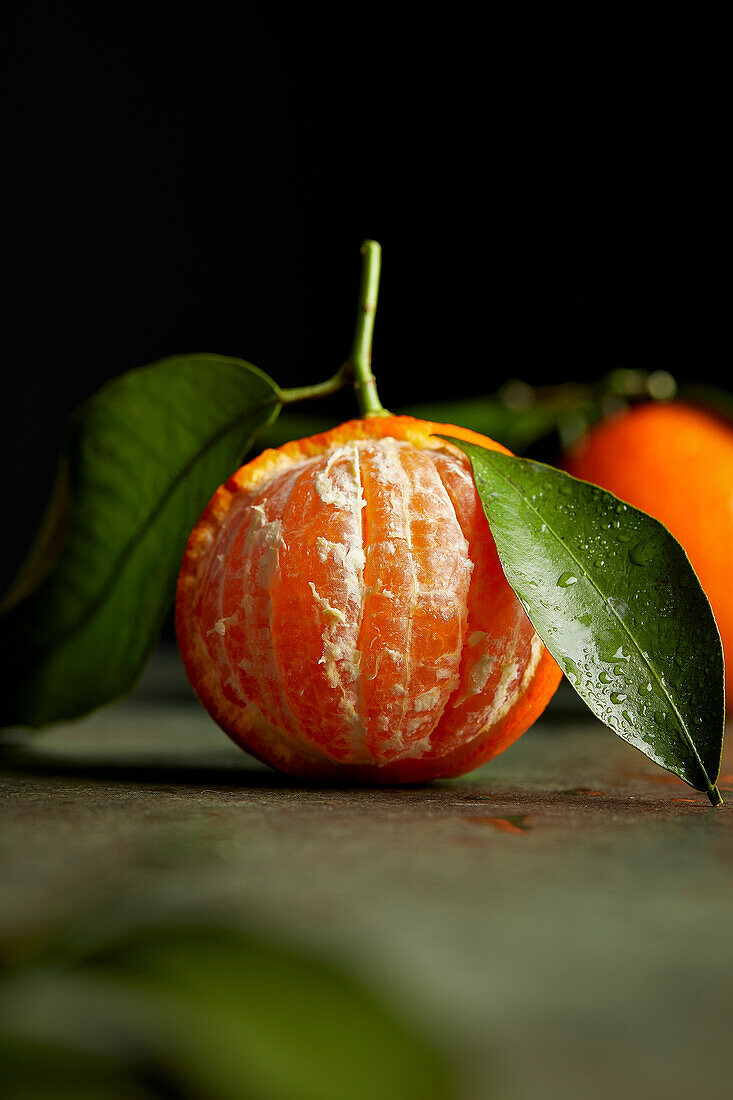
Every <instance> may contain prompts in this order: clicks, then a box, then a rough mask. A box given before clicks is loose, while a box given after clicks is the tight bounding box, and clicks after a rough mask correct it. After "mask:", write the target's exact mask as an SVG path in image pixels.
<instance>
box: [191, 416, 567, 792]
mask: <svg viewBox="0 0 733 1100" xmlns="http://www.w3.org/2000/svg"><path fill="white" fill-rule="evenodd" d="M433 431H436V432H437V431H440V432H443V433H445V434H452V435H456V436H459V437H460V436H463V437H464V438H471V439H473V440H474V441H476V442H479V443H480V444H481V445H483V446H487V447H490V448H494V449H503V448H499V447H498V445H497V444H495V443H493V442H492V441H490V440H487V439H485V438H484V437H481V436H476V435H475V434H474V433H469V432H465V431H463V430H461V429H458V428H455V427H452V426H445V425H432V424H428V423H424V422H422V421H415V420H412V419H411V418H408V417H399V418H397V417H395V418H379V419H376V418H375V419H372V420H368V421H354V422H351V423H350V424H346V425H342V426H341V427H340V428H338V429H335V430H334V431H333V432H329V433H325V434H324V435H322V436H316V437H312V438H311V439H307V440H301V441H300V442H299V443H294V444H288V445H287V446H286V447H284V448H280V449H279V451H276V452H273V451H269V452H265V453H264V454H263V455H261V456H260V457H259V458H258V459H255V461H254V462H252V463H250V464H249V465H248V466H245V467H242V469H241V470H239V471H238V472H237V474H235V475H234V476H233V477H232V478H230V480H229V482H227V483H226V485H225V486H222V487H221V488H220V489H219V490H217V493H216V494H215V495H214V497H213V498H212V501H211V503H210V504H209V506H208V508H207V509H206V511H205V512H204V514H203V516H202V517H201V520H200V521H199V524H198V525H197V527H196V528H195V529H194V532H193V533H192V535H191V539H190V540H189V545H188V548H187V551H186V556H185V558H184V564H183V567H182V570H181V577H180V580H179V593H178V601H177V629H178V635H179V644H180V647H181V652H182V655H183V658H184V663H185V664H186V668H187V671H188V675H189V678H190V679H191V681H192V683H193V685H194V687H195V689H196V690H197V692H198V694H199V696H200V697H201V699H202V701H203V702H204V704H205V705H206V707H207V709H209V711H210V712H211V713H212V715H213V716H214V718H215V719H216V720H217V721H218V722H219V723H220V725H222V727H223V728H224V729H225V730H226V731H227V732H228V733H229V734H230V735H231V736H232V737H233V738H234V739H235V740H236V741H237V742H238V743H240V744H241V745H242V746H243V747H244V748H246V749H247V750H248V751H250V752H253V753H254V754H255V755H258V756H260V757H261V758H262V759H264V760H266V761H267V762H269V763H272V764H274V765H275V766H276V767H280V768H281V769H283V770H286V771H290V772H294V773H296V774H301V775H309V776H313V777H327V776H331V775H339V776H343V777H349V778H354V779H360V780H369V781H377V782H404V781H419V780H425V779H430V778H434V777H436V776H438V775H452V774H460V772H462V771H466V770H468V769H470V768H471V767H475V766H476V765H477V764H478V763H481V762H482V761H483V760H486V759H489V758H490V757H491V756H493V755H495V754H496V753H497V752H499V751H501V750H502V749H503V748H505V747H506V746H507V745H508V744H510V743H511V741H513V740H515V739H516V738H517V737H518V736H519V735H520V734H521V733H522V732H524V730H525V729H526V728H527V726H528V725H530V724H531V722H532V721H533V720H534V718H536V717H537V715H538V714H539V713H540V712H541V710H542V709H543V708H544V706H545V705H546V703H547V702H548V701H549V698H550V697H551V695H552V694H553V692H554V690H555V688H556V687H557V683H558V682H559V679H560V671H559V669H558V668H557V666H556V665H555V663H554V661H553V660H552V658H551V657H550V656H549V654H548V653H547V651H546V650H544V647H543V646H542V645H541V643H540V642H539V639H538V638H537V636H536V635H535V633H534V630H533V628H532V626H531V624H530V622H529V620H528V619H527V617H526V615H525V613H524V611H523V609H522V607H521V605H520V604H519V601H518V600H517V599H516V597H515V596H514V594H513V592H512V591H511V589H510V588H509V585H508V584H507V582H506V580H505V579H504V576H503V574H502V572H501V567H500V565H499V560H498V557H497V554H496V550H495V547H494V543H493V539H492V537H491V533H490V531H489V528H488V524H487V522H486V519H485V517H484V514H483V510H482V508H481V504H480V501H479V498H478V495H477V493H476V489H475V486H474V484H473V480H472V477H471V474H470V469H469V466H468V462H467V460H466V459H465V456H463V455H462V454H460V453H459V452H458V451H457V450H456V449H455V448H452V447H450V445H448V444H446V443H445V442H444V441H442V440H439V439H436V438H435V437H434V436H433V435H432V434H431V433H432V432H433Z"/></svg>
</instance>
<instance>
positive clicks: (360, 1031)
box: [87, 925, 449, 1100]
mask: <svg viewBox="0 0 733 1100" xmlns="http://www.w3.org/2000/svg"><path fill="white" fill-rule="evenodd" d="M87 970H88V972H91V973H95V974H98V975H99V976H104V977H106V978H109V979H113V980H115V981H116V982H118V983H119V986H120V989H122V988H123V987H124V988H125V989H127V990H129V991H131V992H135V993H137V994H139V995H141V996H142V997H143V998H144V1001H145V1004H146V1007H147V1009H148V1011H149V1012H153V1011H156V1012H157V1013H158V1014H159V1016H160V1019H161V1020H162V1021H165V1024H164V1029H161V1036H163V1035H167V1036H168V1039H167V1045H168V1049H169V1057H168V1059H167V1060H168V1064H169V1065H175V1066H176V1067H177V1070H178V1073H179V1074H180V1075H181V1077H182V1079H183V1080H185V1082H186V1084H187V1085H188V1087H189V1088H191V1089H192V1091H193V1093H194V1095H196V1096H199V1095H201V1096H203V1097H216V1098H221V1100H239V1097H242V1096H251V1097H253V1098H255V1097H256V1098H258V1100H260V1098H261V1100H268V1098H272V1100H276V1098H286V1097H292V1098H293V1100H296V1098H297V1100H342V1098H343V1097H349V1098H350V1100H371V1098H372V1097H377V1096H378V1097H379V1098H380V1100H402V1098H403V1097H414V1098H415V1100H437V1098H439V1097H446V1096H447V1095H449V1091H448V1087H447V1086H448V1075H447V1073H446V1067H445V1065H444V1064H443V1062H442V1060H441V1059H440V1058H439V1057H438V1056H437V1055H436V1054H435V1052H433V1051H431V1050H430V1049H429V1048H428V1046H427V1044H425V1043H424V1042H423V1040H422V1039H421V1038H420V1037H419V1036H418V1035H417V1034H415V1033H413V1031H412V1030H411V1029H410V1028H409V1027H408V1026H406V1025H405V1024H404V1023H402V1021H401V1020H400V1019H399V1018H398V1017H397V1016H396V1015H394V1014H393V1013H392V1011H391V1010H390V1009H389V1008H388V1007H387V1006H386V1005H385V1004H384V1003H382V1002H381V1001H380V1000H379V999H378V998H375V997H373V996H372V995H370V994H369V993H368V992H367V991H366V990H364V989H362V988H361V987H360V986H359V985H358V984H357V983H356V982H354V981H353V980H351V979H350V978H349V977H348V976H347V975H345V974H343V973H342V972H341V971H340V970H339V969H337V968H336V967H334V966H330V965H327V964H326V963H324V962H322V961H320V960H319V959H315V958H309V957H308V956H306V955H304V954H302V953H299V952H297V951H295V950H292V949H291V950H285V949H283V948H281V947H280V946H276V945H271V944H267V943H264V942H262V941H260V940H258V939H253V938H251V937H249V936H247V935H246V934H244V933H242V932H240V931H239V930H238V929H234V928H231V927H229V928H226V927H195V926H189V927H186V926H185V925H177V926H168V927H160V928H157V929H144V930H141V932H140V933H138V935H137V936H134V935H133V936H131V937H129V938H128V939H127V940H126V941H125V942H123V943H120V944H119V945H114V946H111V947H109V948H107V949H105V950H103V951H102V952H101V953H99V954H96V955H95V956H94V957H93V958H92V959H91V960H90V961H89V963H88V964H87Z"/></svg>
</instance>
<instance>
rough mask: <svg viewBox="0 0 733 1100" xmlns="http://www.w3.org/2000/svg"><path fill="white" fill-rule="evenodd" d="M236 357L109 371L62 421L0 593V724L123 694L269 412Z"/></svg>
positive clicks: (270, 387)
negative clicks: (26, 546) (59, 441)
mask: <svg viewBox="0 0 733 1100" xmlns="http://www.w3.org/2000/svg"><path fill="white" fill-rule="evenodd" d="M279 396H280V391H279V389H278V387H277V386H276V385H275V383H274V382H273V381H272V379H270V378H268V377H267V375H266V374H263V373H262V372H261V371H259V370H257V368H256V367H253V366H251V365H250V364H249V363H245V362H243V361H242V360H240V359H229V358H225V357H224V356H217V355H190V356H182V357H175V358H170V359H164V360H162V361H161V362H159V363H155V364H153V365H152V366H149V367H143V368H141V369H139V370H134V371H130V372H129V373H127V374H123V375H122V376H121V377H119V378H116V379H114V380H113V381H112V382H110V383H109V384H108V385H107V386H105V387H104V388H103V389H101V390H100V391H99V392H98V393H97V394H95V396H94V397H92V398H91V399H90V400H89V401H88V402H87V403H86V404H85V405H83V406H82V407H81V408H80V409H78V410H77V411H76V413H75V414H74V415H73V416H72V418H71V421H70V422H69V424H68V427H67V430H66V433H65V437H64V442H63V449H62V455H61V459H60V463H59V471H58V475H57V480H56V485H55V488H54V491H53V494H52V499H51V504H50V507H49V511H48V513H47V517H46V520H45V522H44V525H43V528H42V530H41V533H40V535H39V537H38V540H37V542H36V546H35V547H34V549H33V550H32V551H31V553H30V555H29V557H28V560H27V562H26V564H25V566H24V567H23V569H22V570H21V572H20V575H19V577H18V578H17V580H16V582H15V584H14V586H13V587H12V589H11V591H10V592H9V593H8V595H7V597H6V599H5V601H4V608H3V610H4V614H3V616H2V621H1V625H2V630H3V635H4V637H5V639H6V641H7V642H9V643H10V644H9V645H7V646H6V648H7V649H8V655H7V657H6V658H4V660H3V677H4V683H3V684H2V692H1V694H0V725H3V726H7V725H24V726H41V725H44V724H46V723H49V722H55V721H60V720H64V719H69V718H75V717H77V716H79V715H82V714H85V713H86V712H87V711H90V710H92V709H93V708H95V707H98V706H101V705H103V704H105V703H108V702H110V701H111V700H113V699H116V698H118V697H120V696H122V695H124V694H126V693H127V692H129V691H130V690H131V689H132V687H133V686H134V685H135V683H136V681H137V679H138V677H139V675H140V673H141V672H142V670H143V668H144V666H145V663H146V661H147V659H148V657H149V656H150V653H151V652H152V650H153V648H154V647H155V644H156V641H157V638H158V635H159V632H160V628H161V626H162V623H163V620H164V618H165V615H166V613H167V611H168V609H169V607H170V604H171V600H172V597H173V593H174V589H175V582H176V577H177V574H178V569H179V567H180V562H181V557H182V554H183V549H184V546H185V543H186V539H187V537H188V535H189V533H190V531H191V528H192V527H193V525H194V523H195V522H196V520H197V518H198V516H199V515H200V513H201V511H202V509H203V508H204V506H205V504H206V502H207V501H208V499H209V497H210V496H211V494H212V492H213V491H214V489H215V488H216V486H217V485H219V484H220V483H221V482H222V481H224V480H225V479H226V478H227V477H228V476H229V475H230V474H231V473H232V472H233V471H234V470H235V469H236V467H237V466H238V465H239V463H240V462H241V459H242V457H243V456H244V454H245V453H246V451H247V449H248V448H249V446H250V444H251V442H252V438H253V437H254V435H255V433H256V432H257V431H259V429H260V428H262V427H263V426H264V425H266V424H268V423H270V422H272V421H273V420H274V419H275V417H276V416H277V413H278V411H279Z"/></svg>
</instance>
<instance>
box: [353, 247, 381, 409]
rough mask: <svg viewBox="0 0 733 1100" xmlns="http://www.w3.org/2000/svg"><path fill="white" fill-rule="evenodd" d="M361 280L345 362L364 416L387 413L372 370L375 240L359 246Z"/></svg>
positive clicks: (376, 291) (376, 281) (378, 249)
mask: <svg viewBox="0 0 733 1100" xmlns="http://www.w3.org/2000/svg"><path fill="white" fill-rule="evenodd" d="M361 255H362V261H361V284H360V286H359V300H358V303H357V313H356V326H355V328H354V342H353V344H352V345H351V355H350V356H349V358H348V365H349V368H350V370H351V376H352V380H353V383H354V389H355V391H356V400H357V402H358V404H359V412H360V413H361V415H362V416H363V417H368V416H389V415H390V414H389V413H388V412H387V410H386V409H383V408H382V403H381V401H380V400H379V394H378V393H377V383H376V380H375V378H374V375H373V374H372V340H373V338H374V321H375V318H376V313H377V300H378V298H379V274H380V270H381V267H382V248H381V245H380V244H378V242H377V241H364V243H363V244H362V246H361Z"/></svg>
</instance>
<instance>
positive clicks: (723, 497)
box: [565, 401, 733, 711]
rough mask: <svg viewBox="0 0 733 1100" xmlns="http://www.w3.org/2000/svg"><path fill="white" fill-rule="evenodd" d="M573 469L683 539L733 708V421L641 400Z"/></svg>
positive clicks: (591, 442) (573, 454)
mask: <svg viewBox="0 0 733 1100" xmlns="http://www.w3.org/2000/svg"><path fill="white" fill-rule="evenodd" d="M565 468H566V469H567V470H568V472H569V473H571V474H573V475H574V476H575V477H579V478H583V480H585V481H591V482H593V483H594V484H596V485H600V486H601V487H602V488H604V489H609V490H610V491H611V492H612V493H615V494H616V496H619V497H621V499H622V500H625V501H627V502H628V503H629V504H633V505H634V506H635V507H637V508H641V509H642V510H643V511H645V512H648V513H649V514H650V515H652V516H654V517H655V518H656V519H658V520H660V521H661V522H662V523H663V524H664V525H665V527H667V528H668V529H669V530H670V531H671V532H672V534H673V535H674V536H675V538H676V539H677V540H678V541H679V542H680V543H681V544H682V546H683V547H684V548H685V550H686V551H687V554H688V556H689V558H690V561H691V562H692V565H693V567H694V569H695V572H696V573H697V575H698V577H699V578H700V582H701V583H702V586H703V588H704V589H705V592H706V593H707V596H708V599H709V600H710V603H711V605H712V608H713V612H714V614H715V618H716V620H717V623H718V628H719V630H720V634H721V637H722V640H723V650H724V653H725V659H726V667H727V672H726V705H727V708H728V710H729V711H730V710H731V708H733V427H731V426H730V424H729V423H728V422H727V421H726V420H724V419H723V418H722V417H718V416H717V415H716V414H715V413H713V412H708V411H706V410H703V409H699V408H696V407H693V406H690V405H685V404H683V403H682V402H679V401H672V402H669V403H662V402H654V403H649V404H645V405H638V406H636V407H634V408H631V409H629V410H626V411H624V412H621V413H618V414H617V415H615V416H613V417H611V418H609V419H608V420H606V421H604V422H602V423H601V424H599V425H597V426H596V427H594V428H593V429H591V431H590V432H589V433H588V434H587V435H586V436H585V437H584V438H582V439H581V440H580V441H579V442H578V443H577V444H576V445H575V447H574V448H573V449H572V450H571V451H570V453H569V454H568V456H567V457H566V461H565Z"/></svg>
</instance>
